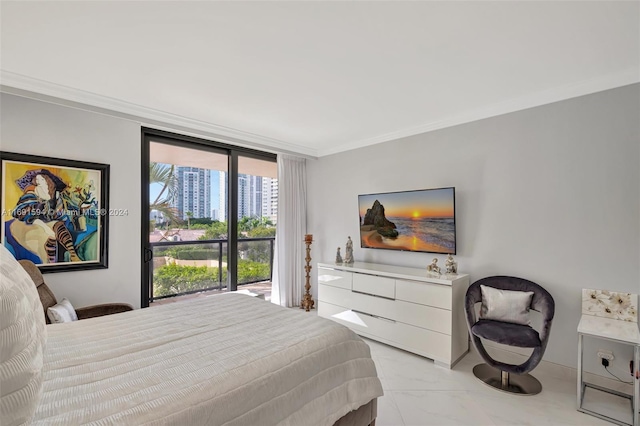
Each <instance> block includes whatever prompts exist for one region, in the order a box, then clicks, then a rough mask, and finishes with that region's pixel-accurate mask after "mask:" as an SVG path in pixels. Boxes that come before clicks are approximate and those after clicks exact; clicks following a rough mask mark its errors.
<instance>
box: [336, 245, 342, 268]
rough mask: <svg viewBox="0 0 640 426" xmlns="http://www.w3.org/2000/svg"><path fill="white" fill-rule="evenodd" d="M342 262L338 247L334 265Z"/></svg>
mask: <svg viewBox="0 0 640 426" xmlns="http://www.w3.org/2000/svg"><path fill="white" fill-rule="evenodd" d="M341 264H342V256H341V255H340V247H338V252H337V253H336V265H341Z"/></svg>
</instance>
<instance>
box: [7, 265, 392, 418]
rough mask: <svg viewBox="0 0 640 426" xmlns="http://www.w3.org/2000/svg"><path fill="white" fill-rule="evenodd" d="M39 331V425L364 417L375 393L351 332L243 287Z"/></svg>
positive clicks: (363, 349) (363, 347)
mask: <svg viewBox="0 0 640 426" xmlns="http://www.w3.org/2000/svg"><path fill="white" fill-rule="evenodd" d="M3 261H4V258H3ZM3 263H4V262H3ZM2 266H3V275H4V272H5V271H4V266H5V265H4V264H3V265H2ZM3 281H6V280H4V279H3ZM3 285H4V284H3ZM5 299H6V297H5ZM42 321H44V318H42ZM44 331H45V333H46V334H47V335H48V337H47V338H46V345H45V349H44V357H43V362H42V370H41V383H42V386H41V392H40V394H39V397H38V398H37V403H36V405H35V412H34V413H33V418H32V420H31V421H32V423H33V424H34V425H44V424H47V425H50V424H65V425H67V424H96V425H102V424H127V425H133V424H149V425H154V424H175V425H178V424H180V425H204V424H207V425H228V426H231V425H328V426H330V425H333V424H339V425H346V424H354V425H355V424H358V426H360V425H365V424H371V423H373V422H374V419H375V410H376V398H377V397H379V396H381V395H382V387H381V385H380V381H379V379H378V378H377V375H376V369H375V365H374V363H373V361H372V359H371V356H370V352H369V347H368V346H367V344H366V343H365V342H363V341H362V340H361V339H360V338H359V337H358V336H356V335H355V334H354V333H353V332H352V331H350V330H349V329H347V328H345V327H343V326H341V325H339V324H336V323H334V322H332V321H329V320H324V319H322V318H318V317H316V315H315V314H313V313H306V312H303V311H300V310H295V309H285V308H281V307H279V306H275V305H273V304H271V303H268V302H265V301H263V300H260V299H257V298H253V297H250V296H247V295H242V294H235V293H229V294H222V295H218V296H211V297H206V298H199V299H194V300H190V301H184V302H178V303H172V304H167V305H163V306H158V307H153V308H148V309H142V310H135V311H131V312H124V313H119V314H115V315H110V316H105V317H99V318H91V319H86V320H82V321H76V322H73V323H68V324H53V325H47V326H46V328H45V330H44ZM3 361H4V360H3ZM4 373H6V371H4V370H3V374H4ZM5 397H6V395H4V394H3V396H2V398H3V401H2V407H3V413H2V415H3V416H7V415H8V414H11V413H7V412H6V411H7V410H11V408H10V407H11V405H10V404H9V405H7V404H5V402H6V401H5ZM14 399H15V398H14ZM9 402H11V401H9ZM7 407H9V408H7ZM5 420H6V419H5ZM3 424H4V423H3Z"/></svg>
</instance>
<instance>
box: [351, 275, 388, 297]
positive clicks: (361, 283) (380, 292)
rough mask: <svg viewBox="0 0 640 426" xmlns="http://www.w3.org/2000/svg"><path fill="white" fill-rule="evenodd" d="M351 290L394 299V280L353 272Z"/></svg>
mask: <svg viewBox="0 0 640 426" xmlns="http://www.w3.org/2000/svg"><path fill="white" fill-rule="evenodd" d="M353 291H357V292H360V293H366V294H373V295H376V296H382V297H386V298H388V299H395V297H396V280H394V279H393V278H386V277H378V276H375V275H367V274H358V273H354V274H353Z"/></svg>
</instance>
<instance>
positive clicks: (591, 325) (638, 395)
mask: <svg viewBox="0 0 640 426" xmlns="http://www.w3.org/2000/svg"><path fill="white" fill-rule="evenodd" d="M585 336H586V337H596V338H599V339H606V340H611V341H614V342H618V343H625V344H627V345H633V347H634V350H633V359H634V362H633V369H634V373H635V374H634V376H633V379H632V380H633V395H627V394H625V393H622V392H617V391H614V390H611V389H606V388H603V387H602V386H597V385H594V384H591V383H586V382H584V380H583V377H582V369H583V365H582V358H583V356H582V352H583V342H582V341H583V338H584V337H585ZM639 369H640V331H639V330H638V323H637V322H629V321H620V320H616V319H609V318H602V317H596V316H592V315H582V317H581V318H580V323H579V324H578V411H581V412H583V413H587V414H591V415H592V416H596V417H599V418H601V419H604V420H607V421H610V422H612V423H616V424H619V425H623V426H624V425H631V426H640V423H638V410H639V409H640V377H639V376H638V370H639ZM587 387H590V388H593V389H597V390H600V391H603V392H608V393H611V394H613V395H618V396H621V397H623V398H628V399H630V400H631V410H632V423H625V422H622V421H620V420H617V419H614V418H611V417H609V416H606V415H604V414H601V413H597V412H595V411H592V410H588V409H586V408H583V407H582V401H583V398H584V392H585V390H586V388H587Z"/></svg>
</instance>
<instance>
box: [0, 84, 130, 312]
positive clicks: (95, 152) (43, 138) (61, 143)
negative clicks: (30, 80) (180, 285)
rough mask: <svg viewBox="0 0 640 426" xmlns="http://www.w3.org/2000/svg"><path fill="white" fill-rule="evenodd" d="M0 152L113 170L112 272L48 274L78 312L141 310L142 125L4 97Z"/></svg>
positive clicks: (0, 96) (60, 295) (0, 100)
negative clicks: (105, 306) (115, 307)
mask: <svg viewBox="0 0 640 426" xmlns="http://www.w3.org/2000/svg"><path fill="white" fill-rule="evenodd" d="M0 108H1V110H0V112H1V114H0V118H1V121H0V126H1V127H0V149H2V150H3V151H9V152H17V153H23V154H34V155H42V156H47V157H56V158H66V159H73V160H80V161H91V162H98V163H107V164H110V165H111V191H110V192H111V194H110V195H111V197H110V207H111V208H114V209H128V215H126V216H112V217H110V219H109V221H110V227H109V240H108V242H109V268H108V269H101V270H90V271H78V272H64V273H55V274H46V275H45V280H46V282H47V284H48V285H49V286H50V287H51V289H52V291H53V292H54V293H55V295H56V296H57V297H58V299H62V298H63V297H66V298H68V299H69V300H70V301H71V303H72V304H73V305H74V306H76V307H82V306H88V305H91V304H97V303H108V302H126V303H130V304H132V305H133V306H135V307H140V214H141V207H140V197H141V195H140V194H141V193H140V162H141V159H140V146H141V142H140V124H139V123H135V122H132V121H127V120H122V119H118V118H113V117H108V116H106V115H101V114H96V113H93V112H87V111H82V110H78V109H73V108H68V107H63V106H59V105H54V104H50V103H45V102H41V101H36V100H31V99H27V98H22V97H17V96H13V95H8V94H5V93H2V94H0Z"/></svg>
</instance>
